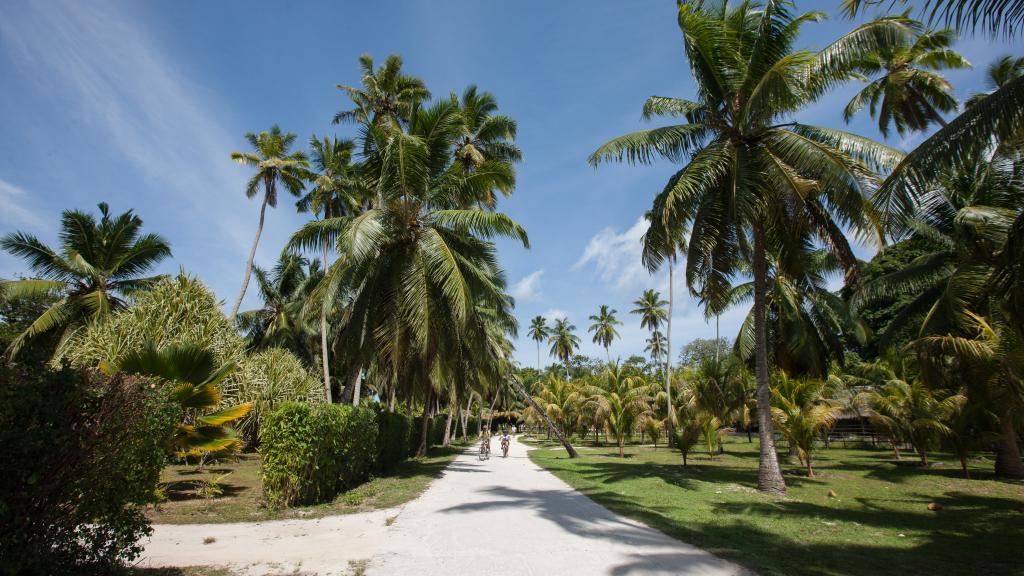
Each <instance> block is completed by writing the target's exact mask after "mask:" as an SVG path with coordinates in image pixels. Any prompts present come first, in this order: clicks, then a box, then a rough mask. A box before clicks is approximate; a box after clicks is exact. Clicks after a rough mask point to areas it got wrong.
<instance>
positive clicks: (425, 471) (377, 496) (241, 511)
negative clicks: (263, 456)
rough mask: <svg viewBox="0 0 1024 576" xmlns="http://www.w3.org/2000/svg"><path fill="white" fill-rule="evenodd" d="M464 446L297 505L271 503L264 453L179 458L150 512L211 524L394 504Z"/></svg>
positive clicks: (414, 493)
mask: <svg viewBox="0 0 1024 576" xmlns="http://www.w3.org/2000/svg"><path fill="white" fill-rule="evenodd" d="M461 451H462V448H461V447H458V446H450V447H441V446H437V447H434V448H433V449H431V451H430V454H428V455H427V456H426V457H424V458H416V459H411V460H406V461H403V462H400V463H399V464H398V465H396V466H395V469H394V470H392V471H390V472H388V473H387V474H385V475H381V476H379V477H376V478H373V479H371V480H370V481H368V482H366V483H364V484H361V485H359V486H357V487H355V488H353V489H351V490H349V491H347V492H344V493H342V494H339V495H338V496H336V497H335V498H334V499H333V500H331V501H329V502H322V503H319V504H314V505H311V506H296V507H292V508H271V507H267V506H266V505H265V503H264V500H263V481H262V478H261V476H260V456H259V454H241V455H239V456H238V457H237V458H236V459H235V460H234V461H229V462H223V463H216V464H212V465H208V466H206V467H204V468H203V469H198V468H197V467H196V466H195V465H183V464H175V465H171V466H168V467H167V468H165V469H164V472H163V478H162V481H163V484H162V487H163V493H164V495H165V497H166V500H165V501H164V502H162V503H160V504H159V505H156V506H153V507H151V508H149V509H148V510H147V511H146V515H147V516H148V517H149V519H150V520H151V521H152V522H153V523H154V524H210V523H220V522H254V521H264V520H284V519H288V518H321V517H324V516H335V515H339V514H353V513H358V512H370V511H373V510H382V509H385V508H393V507H395V506H401V505H402V504H405V503H406V502H409V501H410V500H413V499H415V498H416V497H418V496H419V495H420V494H422V493H423V491H424V490H426V489H427V487H428V486H430V483H431V482H432V481H433V480H434V479H436V478H437V477H439V476H440V475H441V473H442V472H443V471H444V469H445V467H447V466H448V464H449V463H451V461H452V460H454V459H455V456H456V455H458V453H459V452H461ZM211 485H216V486H217V488H219V493H216V492H217V491H216V490H215V493H213V494H211V493H210V492H209V491H208V490H209V487H211Z"/></svg>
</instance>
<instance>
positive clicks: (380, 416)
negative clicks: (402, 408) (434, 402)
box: [377, 410, 416, 472]
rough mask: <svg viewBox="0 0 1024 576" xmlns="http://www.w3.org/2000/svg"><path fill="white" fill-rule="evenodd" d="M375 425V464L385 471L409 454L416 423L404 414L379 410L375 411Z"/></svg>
mask: <svg viewBox="0 0 1024 576" xmlns="http://www.w3.org/2000/svg"><path fill="white" fill-rule="evenodd" d="M377 425H378V429H377V466H378V468H379V469H380V470H381V471H384V472H387V471H389V470H391V469H393V468H394V467H395V466H396V465H398V463H399V462H401V461H402V460H405V459H406V458H407V457H408V456H409V445H410V442H411V440H410V439H411V438H414V437H415V434H414V433H413V431H414V429H415V425H416V423H415V421H414V419H413V418H412V417H410V416H406V415H405V414H399V413H397V412H386V411H383V410H381V411H380V412H378V413H377Z"/></svg>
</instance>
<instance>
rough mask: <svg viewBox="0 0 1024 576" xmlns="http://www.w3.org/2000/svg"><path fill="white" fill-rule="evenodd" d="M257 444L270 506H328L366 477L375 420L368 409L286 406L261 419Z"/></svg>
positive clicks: (370, 463) (374, 439)
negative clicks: (318, 503) (343, 491)
mask: <svg viewBox="0 0 1024 576" xmlns="http://www.w3.org/2000/svg"><path fill="white" fill-rule="evenodd" d="M260 443H261V447H260V453H261V454H262V456H263V494H264V498H265V499H266V501H267V503H268V504H269V505H271V506H294V505H301V504H315V503H317V502H327V501H330V500H332V499H333V498H334V497H335V496H336V495H337V494H338V492H339V491H341V490H345V489H348V488H351V487H353V486H356V485H358V484H359V483H360V482H363V481H364V480H366V479H367V478H369V475H370V473H371V472H372V471H373V469H374V465H375V462H376V457H377V415H376V413H374V411H373V410H371V409H368V408H353V407H351V406H340V405H337V404H315V405H311V404H307V403H299V402H286V403H284V404H282V405H281V406H280V407H279V408H278V409H277V410H275V411H274V412H272V413H270V414H269V415H267V416H266V417H265V418H264V421H263V426H262V428H261V429H260Z"/></svg>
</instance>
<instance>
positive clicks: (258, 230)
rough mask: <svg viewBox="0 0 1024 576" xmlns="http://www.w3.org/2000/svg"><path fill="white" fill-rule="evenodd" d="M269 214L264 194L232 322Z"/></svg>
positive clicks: (243, 296) (232, 314)
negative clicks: (264, 222)
mask: <svg viewBox="0 0 1024 576" xmlns="http://www.w3.org/2000/svg"><path fill="white" fill-rule="evenodd" d="M266 216H267V195H266V194H264V195H263V203H262V204H260V222H259V224H258V225H257V226H256V237H255V238H253V240H252V248H251V249H249V259H248V260H246V261H245V276H244V277H243V278H242V290H241V291H240V292H239V293H238V300H235V305H234V306H232V307H231V316H229V317H228V320H230V321H231V323H234V322H235V316H238V308H239V307H240V306H241V305H242V299H243V298H245V291H246V290H247V289H248V288H249V277H250V276H252V262H253V260H255V259H256V247H257V246H259V244H260V234H262V233H263V221H264V220H265V219H266Z"/></svg>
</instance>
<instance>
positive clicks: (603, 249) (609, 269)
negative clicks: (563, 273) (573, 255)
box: [573, 217, 650, 292]
mask: <svg viewBox="0 0 1024 576" xmlns="http://www.w3.org/2000/svg"><path fill="white" fill-rule="evenodd" d="M648 226H650V224H649V223H648V222H647V220H645V219H644V218H643V217H641V218H638V219H637V221H636V223H634V224H633V225H632V226H631V227H630V228H629V229H628V230H626V231H625V232H622V233H619V232H618V231H616V230H615V228H612V227H608V228H605V229H604V230H601V231H600V232H598V233H597V234H595V235H594V236H593V237H592V238H591V239H590V242H589V243H588V244H587V247H586V249H585V250H584V251H583V255H582V256H581V257H580V259H579V260H578V261H577V262H576V264H574V265H573V269H574V270H578V269H580V268H582V267H584V266H586V265H588V264H593V265H594V267H595V268H596V269H597V273H598V276H599V277H600V279H601V281H602V282H604V283H605V284H607V285H609V286H611V287H612V288H614V289H615V290H617V291H620V292H624V291H627V290H632V289H635V288H637V287H640V286H644V285H647V284H649V283H650V274H649V273H648V272H647V269H646V268H644V266H643V263H642V262H641V260H640V256H641V253H642V251H643V245H642V244H641V240H642V239H643V236H644V233H646V232H647V228H648Z"/></svg>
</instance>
